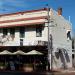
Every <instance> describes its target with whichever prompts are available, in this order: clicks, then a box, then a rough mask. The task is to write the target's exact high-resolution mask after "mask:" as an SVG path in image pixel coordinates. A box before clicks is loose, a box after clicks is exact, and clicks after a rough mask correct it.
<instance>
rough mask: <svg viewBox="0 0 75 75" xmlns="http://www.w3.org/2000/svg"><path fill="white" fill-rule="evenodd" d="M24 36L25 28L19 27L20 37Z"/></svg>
mask: <svg viewBox="0 0 75 75" xmlns="http://www.w3.org/2000/svg"><path fill="white" fill-rule="evenodd" d="M24 37H25V28H24V27H20V38H24Z"/></svg>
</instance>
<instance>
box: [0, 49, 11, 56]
mask: <svg viewBox="0 0 75 75" xmlns="http://www.w3.org/2000/svg"><path fill="white" fill-rule="evenodd" d="M0 55H12V53H11V52H10V51H7V50H4V51H2V52H0Z"/></svg>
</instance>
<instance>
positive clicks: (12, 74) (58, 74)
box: [0, 72, 75, 75]
mask: <svg viewBox="0 0 75 75" xmlns="http://www.w3.org/2000/svg"><path fill="white" fill-rule="evenodd" d="M0 75H75V72H71V73H70V72H69V73H61V72H30V73H27V72H0Z"/></svg>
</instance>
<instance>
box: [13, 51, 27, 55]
mask: <svg viewBox="0 0 75 75" xmlns="http://www.w3.org/2000/svg"><path fill="white" fill-rule="evenodd" d="M13 55H26V53H25V52H23V51H21V50H18V51H16V52H14V53H13Z"/></svg>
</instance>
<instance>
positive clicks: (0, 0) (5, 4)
mask: <svg viewBox="0 0 75 75" xmlns="http://www.w3.org/2000/svg"><path fill="white" fill-rule="evenodd" d="M47 4H49V7H50V8H53V9H54V10H56V11H57V9H58V8H59V7H62V10H63V13H62V15H63V16H64V17H65V18H66V19H68V20H69V16H70V21H71V23H72V28H73V32H74V31H75V0H0V14H8V13H15V12H20V11H26V10H33V9H40V8H44V7H47V6H46V5H47Z"/></svg>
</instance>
